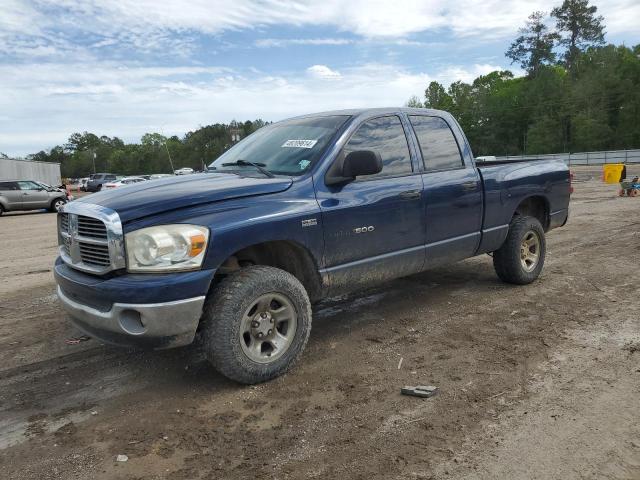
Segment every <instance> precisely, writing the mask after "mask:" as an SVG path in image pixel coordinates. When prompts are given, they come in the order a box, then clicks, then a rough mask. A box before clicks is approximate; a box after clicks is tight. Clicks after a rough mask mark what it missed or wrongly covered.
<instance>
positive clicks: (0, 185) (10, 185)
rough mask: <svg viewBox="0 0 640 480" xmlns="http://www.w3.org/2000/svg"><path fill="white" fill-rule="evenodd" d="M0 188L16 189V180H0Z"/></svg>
mask: <svg viewBox="0 0 640 480" xmlns="http://www.w3.org/2000/svg"><path fill="white" fill-rule="evenodd" d="M0 190H18V184H17V183H16V182H0Z"/></svg>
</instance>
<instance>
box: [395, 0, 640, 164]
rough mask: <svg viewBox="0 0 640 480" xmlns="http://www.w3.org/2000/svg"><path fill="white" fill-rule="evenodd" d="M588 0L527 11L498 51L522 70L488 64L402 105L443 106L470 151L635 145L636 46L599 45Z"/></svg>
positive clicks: (599, 29)
mask: <svg viewBox="0 0 640 480" xmlns="http://www.w3.org/2000/svg"><path fill="white" fill-rule="evenodd" d="M604 34H605V25H604V19H603V17H602V16H599V15H597V8H596V7H595V6H592V5H589V1H588V0H564V2H563V3H562V5H561V6H559V7H557V8H554V9H553V10H552V11H551V13H550V15H547V14H545V13H544V12H534V13H532V14H531V15H530V16H529V18H528V20H527V22H526V25H525V26H524V27H523V28H521V29H520V31H519V36H518V37H517V38H516V39H515V40H514V41H513V43H512V44H511V45H510V47H509V49H508V50H507V52H506V53H505V55H506V56H507V58H509V59H511V60H512V63H516V64H518V65H519V66H520V67H521V68H523V69H524V70H525V71H526V75H525V76H523V77H517V78H516V77H515V76H514V75H513V73H512V72H510V71H507V70H504V71H494V72H491V73H489V74H487V75H481V76H479V77H478V78H476V79H475V80H474V81H473V82H472V83H470V84H469V83H465V82H462V81H457V82H454V83H452V84H451V85H450V86H449V88H447V89H445V88H444V86H443V85H442V84H440V83H438V82H435V81H434V82H431V83H430V84H429V85H428V87H427V88H426V90H425V94H424V99H423V100H420V99H419V98H418V97H416V96H414V97H411V98H410V99H409V101H408V102H407V106H411V107H425V108H436V109H441V110H447V111H449V112H451V113H452V114H453V115H454V116H455V117H456V119H457V120H458V122H459V123H460V125H461V127H462V128H463V130H464V131H465V133H466V135H467V137H468V138H469V142H470V143H471V147H472V148H473V151H474V154H476V155H520V154H536V153H557V152H580V151H594V150H617V149H627V148H640V45H636V46H635V47H632V48H629V47H626V46H624V45H620V46H615V45H606V44H605V41H604Z"/></svg>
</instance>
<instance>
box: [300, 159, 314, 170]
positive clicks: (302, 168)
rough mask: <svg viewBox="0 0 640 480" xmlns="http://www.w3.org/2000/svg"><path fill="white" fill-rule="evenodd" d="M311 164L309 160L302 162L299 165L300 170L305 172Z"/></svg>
mask: <svg viewBox="0 0 640 480" xmlns="http://www.w3.org/2000/svg"><path fill="white" fill-rule="evenodd" d="M310 163H311V162H310V161H309V160H300V161H299V162H298V165H300V170H304V169H305V168H307V167H308V166H309V164H310Z"/></svg>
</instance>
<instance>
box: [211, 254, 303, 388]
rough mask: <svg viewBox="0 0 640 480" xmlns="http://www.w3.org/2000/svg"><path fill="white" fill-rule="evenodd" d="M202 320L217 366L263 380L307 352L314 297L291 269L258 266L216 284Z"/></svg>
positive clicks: (244, 379)
mask: <svg viewBox="0 0 640 480" xmlns="http://www.w3.org/2000/svg"><path fill="white" fill-rule="evenodd" d="M202 321H203V322H204V323H203V332H202V333H203V341H204V350H205V355H206V356H207V358H208V359H209V361H210V362H211V363H212V364H213V366H214V367H215V368H216V370H218V371H219V372H220V373H222V374H223V375H224V376H226V377H228V378H230V379H232V380H235V381H237V382H240V383H246V384H253V383H260V382H265V381H267V380H270V379H272V378H275V377H277V376H280V375H282V374H283V373H285V372H286V371H287V370H289V369H290V368H291V367H292V365H293V364H294V363H295V362H296V360H297V359H298V358H299V357H300V355H301V354H302V351H303V350H304V347H305V345H306V343H307V340H308V339H309V333H310V331H311V302H310V301H309V296H308V295H307V292H306V291H305V289H304V287H303V286H302V284H301V283H300V281H298V279H297V278H296V277H294V276H293V275H291V274H290V273H288V272H285V271H284V270H280V269H278V268H273V267H266V266H252V267H247V268H244V269H242V270H240V271H238V272H236V273H234V274H232V275H229V276H228V277H226V278H225V279H224V280H222V281H221V282H220V284H219V285H217V287H215V288H214V289H213V291H212V292H211V293H210V294H209V298H208V299H207V302H206V305H205V310H204V314H203V318H202Z"/></svg>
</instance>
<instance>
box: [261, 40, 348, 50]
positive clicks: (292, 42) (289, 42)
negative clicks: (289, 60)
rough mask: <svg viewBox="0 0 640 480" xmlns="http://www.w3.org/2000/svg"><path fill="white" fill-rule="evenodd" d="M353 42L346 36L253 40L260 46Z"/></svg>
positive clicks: (343, 43)
mask: <svg viewBox="0 0 640 480" xmlns="http://www.w3.org/2000/svg"><path fill="white" fill-rule="evenodd" d="M350 43H353V41H352V40H349V39H348V38H262V39H260V40H256V41H255V46H256V47H260V48H269V47H289V46H299V45H348V44H350Z"/></svg>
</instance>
